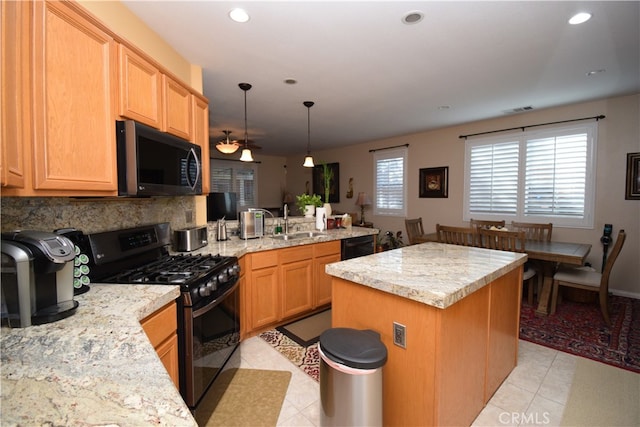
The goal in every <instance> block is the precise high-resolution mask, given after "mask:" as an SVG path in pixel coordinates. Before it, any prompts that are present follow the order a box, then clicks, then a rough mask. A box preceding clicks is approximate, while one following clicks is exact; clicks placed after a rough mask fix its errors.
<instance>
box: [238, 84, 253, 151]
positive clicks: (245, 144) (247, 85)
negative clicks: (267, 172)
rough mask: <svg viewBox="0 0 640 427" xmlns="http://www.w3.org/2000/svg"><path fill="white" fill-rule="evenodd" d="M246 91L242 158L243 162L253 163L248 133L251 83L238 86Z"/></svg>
mask: <svg viewBox="0 0 640 427" xmlns="http://www.w3.org/2000/svg"><path fill="white" fill-rule="evenodd" d="M238 86H239V87H240V89H242V90H243V91H244V148H243V149H242V155H241V156H240V161H241V162H253V156H252V155H251V150H249V133H248V132H247V91H248V90H249V89H251V85H250V84H249V83H240V84H239V85H238Z"/></svg>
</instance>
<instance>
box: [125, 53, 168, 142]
mask: <svg viewBox="0 0 640 427" xmlns="http://www.w3.org/2000/svg"><path fill="white" fill-rule="evenodd" d="M118 49H119V60H120V103H119V105H120V111H119V113H120V115H121V116H122V117H127V118H130V119H133V120H136V121H139V122H140V123H144V124H146V125H149V126H151V127H154V128H156V129H160V128H161V127H162V73H161V72H160V70H159V69H158V67H156V66H155V65H153V64H152V63H151V62H149V61H148V60H147V59H146V58H143V57H142V56H141V55H139V54H137V53H136V52H134V51H133V50H132V49H130V48H128V47H127V46H125V45H123V44H120V45H119V47H118Z"/></svg>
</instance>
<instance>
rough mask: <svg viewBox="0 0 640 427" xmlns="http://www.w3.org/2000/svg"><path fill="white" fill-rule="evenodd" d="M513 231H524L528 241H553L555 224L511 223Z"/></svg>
mask: <svg viewBox="0 0 640 427" xmlns="http://www.w3.org/2000/svg"><path fill="white" fill-rule="evenodd" d="M511 229H512V230H513V231H524V234H525V237H526V238H527V240H539V241H546V242H550V241H551V233H552V232H553V224H552V223H548V224H542V223H535V222H516V221H512V222H511Z"/></svg>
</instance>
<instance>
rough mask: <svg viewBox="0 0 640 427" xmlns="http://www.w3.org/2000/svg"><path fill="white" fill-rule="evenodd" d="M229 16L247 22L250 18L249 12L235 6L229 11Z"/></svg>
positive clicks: (237, 20)
mask: <svg viewBox="0 0 640 427" xmlns="http://www.w3.org/2000/svg"><path fill="white" fill-rule="evenodd" d="M229 17H230V18H231V19H233V20H234V21H236V22H247V21H248V20H249V14H248V13H247V12H246V11H245V10H244V9H240V8H235V9H233V10H231V12H229Z"/></svg>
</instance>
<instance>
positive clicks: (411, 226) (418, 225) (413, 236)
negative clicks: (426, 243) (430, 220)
mask: <svg viewBox="0 0 640 427" xmlns="http://www.w3.org/2000/svg"><path fill="white" fill-rule="evenodd" d="M404 226H405V227H406V229H407V238H408V239H409V244H410V245H415V244H416V243H419V242H418V240H417V237H419V236H422V235H424V228H423V227H422V217H420V218H415V219H405V220H404Z"/></svg>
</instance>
